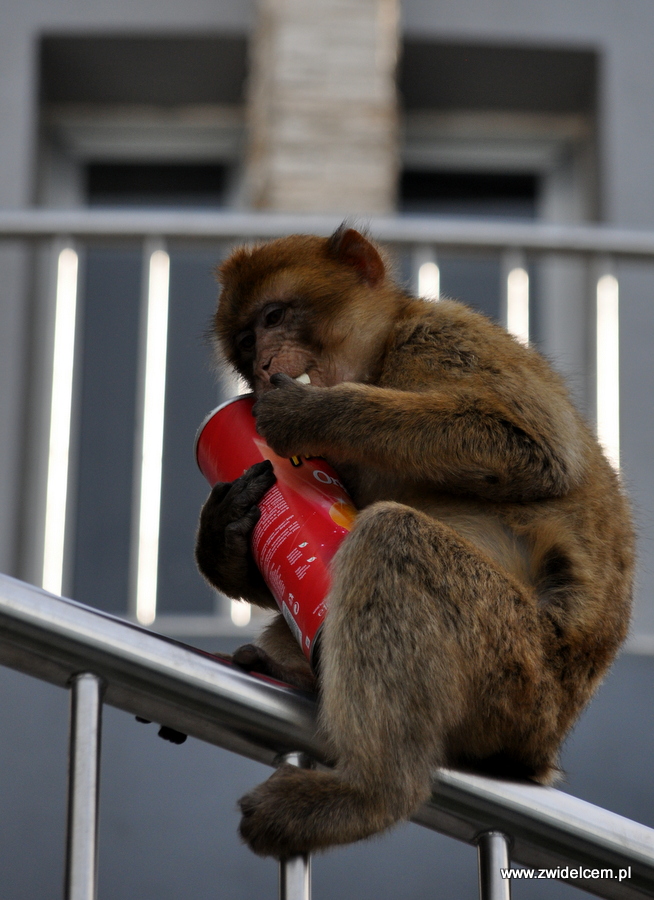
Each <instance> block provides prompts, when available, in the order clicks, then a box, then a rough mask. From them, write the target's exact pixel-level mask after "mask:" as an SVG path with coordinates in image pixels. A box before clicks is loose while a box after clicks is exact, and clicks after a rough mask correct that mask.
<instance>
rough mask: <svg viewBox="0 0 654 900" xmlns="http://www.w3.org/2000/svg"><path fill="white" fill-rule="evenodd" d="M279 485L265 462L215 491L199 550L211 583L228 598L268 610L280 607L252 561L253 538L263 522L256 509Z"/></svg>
mask: <svg viewBox="0 0 654 900" xmlns="http://www.w3.org/2000/svg"><path fill="white" fill-rule="evenodd" d="M275 481H276V478H275V474H274V472H273V469H272V463H271V462H270V461H269V460H264V461H263V462H260V463H256V464H255V465H254V466H252V467H251V468H249V469H248V470H247V472H245V473H244V474H243V475H241V477H240V478H237V479H236V481H233V482H231V483H225V484H217V485H215V487H214V488H213V490H212V491H211V493H210V494H209V498H208V499H207V502H206V503H205V504H204V506H203V507H202V512H201V513H200V525H199V528H198V536H197V541H196V545H195V559H196V562H197V564H198V568H199V569H200V571H201V572H202V574H203V575H204V577H205V578H206V579H207V581H209V582H210V583H211V584H212V585H214V587H216V588H218V590H219V591H222V592H223V593H224V594H227V596H228V597H242V598H243V599H245V600H250V601H251V602H252V603H256V604H257V605H258V606H265V607H271V606H272V607H275V605H276V604H275V601H274V599H273V597H272V594H271V593H270V591H269V590H268V588H267V587H266V584H265V582H264V580H263V578H262V576H261V573H260V572H259V570H258V569H257V566H256V564H255V562H254V559H253V557H252V551H251V549H250V534H251V532H252V529H253V528H254V526H255V525H256V524H257V522H258V521H259V517H260V516H261V510H260V509H259V507H258V506H257V504H258V503H259V501H260V500H261V498H262V497H263V495H264V494H265V493H266V491H268V490H269V489H270V488H271V487H272V486H273V484H274V483H275Z"/></svg>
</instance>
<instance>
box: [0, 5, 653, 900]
mask: <svg viewBox="0 0 654 900" xmlns="http://www.w3.org/2000/svg"><path fill="white" fill-rule="evenodd" d="M0 18H1V27H0V123H1V126H0V207H2V208H21V207H31V206H40V207H64V208H70V207H81V206H90V207H134V208H144V207H150V208H152V207H160V208H161V207H177V208H180V207H184V208H192V209H193V208H195V209H197V208H204V209H207V208H208V209H217V208H221V209H225V208H232V209H271V210H277V211H289V212H333V213H337V214H343V215H350V216H355V217H359V218H358V221H363V222H364V223H365V220H366V216H370V215H374V214H378V213H387V214H394V213H397V214H399V215H402V214H406V213H414V214H419V215H426V216H443V215H449V216H472V217H476V218H479V217H482V218H493V219H508V218H510V219H513V220H523V221H535V220H539V221H550V222H571V223H575V222H603V223H607V224H610V225H613V226H619V227H625V228H645V229H651V228H654V178H653V177H652V160H653V159H654V109H653V108H652V107H654V91H653V90H652V86H653V85H654V56H653V55H652V53H651V37H652V34H653V33H654V8H653V7H652V6H651V4H650V3H648V2H646V0H632V2H631V3H629V4H628V5H618V4H616V3H615V2H613V0H566V2H563V0H551V2H549V3H547V4H543V3H541V2H538V0H483V2H482V0H456V2H454V0H440V2H438V3H433V2H425V0H402V2H397V0H313V2H312V3H311V4H307V3H306V2H301V0H260V2H259V3H258V4H255V3H249V2H238V3H237V2H232V0H212V2H207V0H186V2H185V3H184V4H180V3H173V2H171V0H131V2H129V3H127V2H122V0H117V2H114V3H111V4H107V3H101V2H99V0H84V2H81V0H23V2H21V3H19V2H17V0H4V3H3V5H2V10H1V17H0ZM373 236H374V235H373ZM168 249H169V252H170V257H171V281H170V327H169V339H168V373H167V387H166V430H165V439H164V462H163V491H162V511H161V531H160V562H159V589H158V597H157V604H158V617H157V619H156V620H155V623H154V625H153V627H154V628H155V630H160V631H163V632H165V633H168V634H171V635H173V636H177V637H181V638H183V639H185V640H188V641H189V642H191V643H195V644H197V645H198V646H202V647H206V648H208V649H229V648H231V647H234V646H236V645H238V643H242V642H243V640H244V639H247V638H248V637H250V636H251V635H252V634H253V633H254V631H253V629H254V628H255V626H256V617H255V618H253V620H252V621H251V622H250V623H249V624H245V625H242V626H239V625H237V624H235V623H234V622H233V621H232V619H231V618H230V607H229V604H228V603H227V602H226V601H225V600H224V598H220V597H218V596H216V595H214V594H213V593H212V592H210V591H209V590H208V588H207V587H206V586H205V585H204V583H203V582H202V580H201V579H200V578H199V576H198V575H197V573H196V572H195V569H194V565H193V558H192V548H193V538H194V530H195V523H196V520H197V513H198V510H199V507H200V505H201V503H202V501H203V498H204V496H205V494H206V486H205V485H204V483H203V480H202V478H201V476H200V475H199V473H197V472H196V471H195V466H194V462H193V454H192V443H193V436H194V433H195V429H196V427H197V425H198V423H199V422H200V421H201V419H202V418H203V416H204V415H205V413H206V412H207V411H208V410H209V409H211V408H212V407H213V406H215V405H216V403H217V402H218V400H219V399H221V397H224V396H226V395H228V394H229V393H231V392H233V390H234V385H233V384H232V383H230V381H229V379H228V378H227V377H226V376H220V375H216V374H215V373H214V372H213V371H212V369H211V361H210V355H209V352H208V348H207V345H206V342H205V341H204V339H203V333H204V331H205V330H206V327H207V323H208V319H209V317H210V314H211V311H212V308H213V306H214V303H215V293H216V290H215V285H214V281H213V275H212V268H213V266H214V265H215V264H216V262H218V261H219V259H220V257H221V255H222V254H223V253H224V252H225V248H224V247H222V246H220V245H218V244H211V243H206V244H204V245H201V246H198V245H197V244H193V245H189V244H184V243H183V242H178V243H176V244H174V245H171V246H170V247H169V248H168ZM49 260H50V257H49V251H48V249H47V248H41V249H40V250H37V251H36V252H34V253H30V252H28V251H27V250H26V249H25V248H24V247H20V246H18V245H15V244H11V245H7V246H5V245H3V246H0V272H1V273H2V274H1V277H0V570H2V571H4V572H7V573H9V574H12V575H16V576H17V577H20V578H24V579H26V580H28V581H31V582H34V583H37V584H38V583H40V577H41V569H42V559H43V527H42V521H43V493H44V467H45V460H44V449H43V448H44V446H45V441H44V432H45V429H46V425H47V410H46V405H47V404H46V397H47V390H48V377H47V367H48V346H49V344H48V340H49V337H48V336H49V334H50V333H51V329H52V302H51V291H50V290H49V287H48V285H49V283H50V282H49V278H50V276H49V271H50V268H49V267H50V261H49ZM80 261H81V272H80V296H81V303H82V311H81V314H80V318H79V324H78V334H77V349H76V361H75V365H76V373H77V374H76V384H77V385H78V387H77V391H76V395H75V410H74V411H75V415H74V442H73V444H74V446H73V454H72V467H71V472H72V475H71V486H70V492H69V500H68V520H67V532H66V560H65V563H66V565H65V572H64V594H65V595H66V596H70V597H73V598H74V599H76V600H80V601H82V602H84V603H88V604H90V605H93V606H97V607H100V608H102V609H106V610H109V611H111V612H114V613H117V614H119V615H126V616H129V615H131V614H132V606H131V605H130V604H131V599H130V577H129V572H130V530H131V527H132V508H133V500H132V497H133V480H134V474H133V473H134V469H135V464H134V427H135V425H134V423H135V418H136V416H137V410H136V404H137V399H136V398H137V388H136V385H137V380H138V371H137V370H138V333H139V316H140V303H141V294H142V283H143V277H144V276H143V251H142V248H141V247H140V246H139V245H138V244H136V243H130V242H129V241H123V242H113V243H106V242H105V243H103V244H93V245H88V246H87V247H85V249H84V251H83V252H82V253H81V255H80ZM438 262H439V267H440V273H441V291H442V292H443V293H445V294H449V295H451V296H455V297H458V298H460V299H462V300H464V301H466V302H468V303H470V304H472V305H473V306H476V307H478V308H479V309H481V310H482V311H484V312H486V313H487V314H489V315H491V316H495V317H499V315H500V306H501V302H502V284H501V282H502V277H503V270H502V264H501V261H500V259H499V258H497V257H493V256H490V255H489V256H484V255H476V256H475V257H473V258H470V257H461V256H457V255H456V254H453V253H452V254H444V255H443V256H442V258H439V260H438ZM400 274H402V271H400ZM653 275H654V273H653V272H652V270H651V267H648V266H645V265H635V264H629V265H623V266H621V268H620V272H619V281H620V302H621V321H620V342H621V344H620V345H621V373H620V379H621V447H622V451H621V453H622V455H621V461H622V469H623V477H624V481H625V484H626V485H627V487H628V489H629V490H630V491H631V494H632V496H633V500H634V507H635V512H636V516H637V520H638V528H639V552H640V565H639V576H638V587H637V609H636V615H635V620H634V627H633V632H632V637H631V639H630V642H629V645H628V647H627V650H626V651H625V652H624V653H623V655H622V656H621V658H620V659H619V661H618V662H617V664H616V665H615V667H614V671H613V672H612V674H611V675H610V677H609V678H608V679H607V682H606V684H605V686H604V687H603V688H602V689H601V691H600V693H599V695H598V697H597V699H596V700H595V701H594V702H593V704H592V705H591V707H590V708H589V710H588V711H587V712H586V714H585V715H584V717H583V719H582V721H581V722H580V723H579V725H578V726H577V727H576V729H575V730H574V732H573V734H572V736H571V737H570V739H569V740H568V742H567V744H566V746H565V749H564V754H563V768H564V769H565V771H566V773H567V775H566V780H565V781H564V782H563V785H562V786H563V789H565V790H569V791H571V792H573V793H575V794H577V795H579V796H582V797H584V798H585V799H588V800H590V801H592V802H595V803H598V804H601V805H604V806H607V807H608V808H610V809H613V810H615V811H617V812H619V813H621V814H623V815H626V816H629V817H632V818H635V819H638V820H639V821H642V822H645V823H647V824H649V825H651V826H654V776H653V775H652V767H651V758H652V752H653V751H654V731H653V726H652V716H651V709H652V695H653V691H654V603H652V592H653V588H654V469H653V467H652V465H651V460H652V458H653V456H654V425H653V424H652V423H653V422H654V416H653V415H652V408H651V404H652V400H651V398H652V393H653V388H654V362H653V356H652V351H651V347H652V342H653V339H654V304H652V302H651V295H652V287H653V285H654V278H653ZM530 276H531V279H532V284H533V295H532V300H531V310H530V314H531V318H532V333H533V334H532V339H533V340H534V342H535V343H536V344H537V345H538V346H540V347H541V349H543V351H544V352H546V353H547V354H548V355H549V356H550V358H551V359H552V360H553V362H554V364H555V365H556V366H557V367H558V368H559V369H560V370H561V371H562V372H563V374H564V375H565V376H566V377H567V379H568V381H569V384H570V387H571V389H572V391H573V393H574V396H575V398H576V400H577V402H578V404H579V405H580V407H581V408H582V409H583V410H584V411H585V412H586V413H587V414H588V415H589V417H591V418H592V417H593V415H594V407H593V399H592V390H593V384H592V379H591V378H590V376H589V369H590V365H591V362H592V360H591V358H590V356H591V354H590V351H589V348H588V341H587V335H586V330H585V321H586V304H587V302H588V292H587V284H586V275H585V273H584V270H583V267H581V266H580V265H579V263H577V262H562V261H561V260H555V259H553V260H548V261H545V262H543V263H541V264H539V265H537V266H533V267H531V268H530ZM0 708H1V709H2V729H1V731H0V771H1V772H2V773H3V774H2V777H0V798H1V802H0V829H1V832H2V841H0V885H1V888H0V896H2V898H3V900H22V898H29V900H41V898H43V900H46V898H50V897H53V896H58V895H59V892H60V885H61V883H62V877H63V873H62V859H63V857H62V851H63V841H64V824H65V809H64V791H65V768H66V761H65V753H66V749H65V747H66V743H65V742H66V732H67V697H66V695H65V693H64V692H63V691H60V690H58V689H56V688H53V687H50V686H48V685H44V684H41V683H38V682H35V681H33V680H32V679H29V678H27V677H25V676H21V675H18V674H16V673H13V672H10V671H7V670H1V671H0ZM266 774H267V773H266V771H265V770H264V769H263V767H260V766H258V765H256V764H254V763H251V762H248V761H246V760H242V759H240V758H238V757H235V756H232V755H230V754H228V753H226V752H222V751H219V750H216V749H215V748H213V747H209V746H207V745H203V744H201V743H200V742H197V741H192V740H189V741H188V742H187V743H186V744H184V745H183V746H180V747H176V746H172V745H169V744H166V743H164V742H162V741H160V740H158V739H157V737H156V733H155V730H154V726H150V727H149V728H148V727H145V726H143V725H139V724H137V723H136V722H134V720H133V719H131V718H130V717H129V716H126V715H124V714H122V713H119V712H117V711H115V710H111V709H106V711H105V743H104V747H103V775H102V778H103V782H102V797H101V826H100V840H101V858H100V897H101V898H103V900H109V898H115V897H120V898H134V900H136V898H138V900H149V898H155V897H156V898H157V900H167V898H171V900H172V898H177V897H179V896H184V897H188V898H213V897H226V898H227V897H229V898H238V900H241V898H242V900H248V898H254V897H257V898H258V897H264V896H266V897H267V896H275V892H276V877H277V875H276V867H275V864H274V863H272V862H270V861H262V860H259V859H257V858H255V857H254V856H252V855H251V854H250V853H249V852H247V851H246V850H245V849H244V848H242V847H241V846H240V845H239V843H238V840H237V838H236V834H235V831H236V825H237V815H236V811H235V804H236V800H237V799H238V797H239V796H240V794H241V793H242V792H243V791H245V790H246V789H247V788H248V787H250V786H251V785H252V784H253V783H255V782H256V781H258V780H262V778H264V777H266ZM314 872H315V878H314V896H315V897H316V898H318V900H321V898H333V897H350V896H357V897H359V898H371V900H372V898H375V900H384V898H390V897H396V896H402V897H407V898H418V897H424V896H427V895H428V896H434V897H440V896H442V897H451V896H457V897H461V898H466V897H470V898H472V897H475V896H476V890H477V888H476V869H475V854H474V851H473V850H472V849H471V848H468V847H466V846H462V845H459V844H457V843H456V842H453V841H450V840H448V839H446V838H441V837H439V836H438V835H435V834H432V833H427V832H425V831H422V830H420V829H418V828H417V827H416V826H412V825H407V826H404V827H401V828H398V829H396V831H395V832H394V833H393V834H391V835H388V836H385V837H383V838H379V839H377V840H374V841H371V842H369V843H367V844H365V845H360V846H355V847H351V848H345V849H342V850H338V851H334V852H332V853H330V854H327V855H325V856H324V857H320V858H318V859H317V860H316V861H315V869H314ZM513 889H514V892H515V893H514V896H516V897H518V898H520V897H525V898H539V897H544V898H545V897H552V898H554V897H557V898H562V897H568V896H570V897H572V896H574V895H575V891H574V890H573V889H572V888H567V887H565V886H562V885H559V884H557V883H548V882H543V881H539V882H531V883H530V882H520V883H516V884H515V885H514V888H513Z"/></svg>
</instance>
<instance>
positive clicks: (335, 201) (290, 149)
mask: <svg viewBox="0 0 654 900" xmlns="http://www.w3.org/2000/svg"><path fill="white" fill-rule="evenodd" d="M398 5H399V4H398V0H311V2H307V0H259V3H258V20H257V27H256V29H255V33H254V36H253V39H252V45H251V66H250V71H251V75H250V81H249V94H248V112H247V115H248V132H249V148H248V156H247V167H246V176H245V177H246V182H245V183H246V197H247V202H248V204H249V205H250V206H251V207H254V208H255V209H271V210H279V211H285V212H334V213H342V214H375V213H387V212H391V211H392V210H393V208H394V204H395V191H396V182H397V169H398V114H397V97H396V86H395V67H396V61H397V47H398Z"/></svg>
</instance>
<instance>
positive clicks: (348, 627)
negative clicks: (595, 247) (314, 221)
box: [196, 226, 633, 857]
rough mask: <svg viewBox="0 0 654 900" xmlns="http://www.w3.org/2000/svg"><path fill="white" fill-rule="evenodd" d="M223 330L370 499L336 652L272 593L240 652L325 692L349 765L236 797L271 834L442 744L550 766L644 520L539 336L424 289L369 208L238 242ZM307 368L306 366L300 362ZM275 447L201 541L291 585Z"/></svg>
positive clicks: (590, 681)
mask: <svg viewBox="0 0 654 900" xmlns="http://www.w3.org/2000/svg"><path fill="white" fill-rule="evenodd" d="M218 275H219V281H220V283H221V286H222V292H221V295H220V301H219V306H218V310H217V313H216V316H215V335H216V339H217V343H218V346H219V347H220V349H221V352H222V354H223V355H224V357H226V359H227V360H228V361H229V363H231V365H232V366H233V367H234V368H235V369H236V371H237V372H238V373H239V374H240V375H241V376H242V377H243V378H244V379H245V380H246V381H247V382H248V384H249V385H250V387H251V388H252V390H253V391H254V394H255V396H256V398H257V403H256V405H255V407H254V414H255V416H256V427H257V430H258V431H259V433H260V434H261V435H262V436H263V437H264V438H265V439H266V441H267V442H268V444H269V445H270V446H271V447H272V448H273V450H274V451H275V452H276V453H278V454H279V455H281V456H284V457H291V456H299V455H306V456H324V457H326V458H327V460H328V461H329V462H330V463H331V464H332V465H333V466H334V468H335V469H336V471H337V472H338V473H339V475H340V477H341V479H342V480H343V482H344V484H345V485H346V487H347V489H348V491H349V492H350V494H351V496H352V498H353V501H354V503H355V505H356V507H357V509H358V510H359V513H358V515H357V518H356V521H355V524H354V527H353V529H352V531H351V533H350V534H349V535H348V536H347V537H346V538H345V540H344V541H343V543H342V545H341V546H340V548H339V549H338V551H337V552H336V555H335V557H334V560H333V566H332V573H331V574H332V586H331V590H330V593H329V597H328V614H327V616H326V620H325V625H324V630H323V637H322V647H321V656H320V666H319V672H318V673H317V675H316V673H314V672H313V671H312V670H311V667H310V666H309V663H308V662H307V660H306V659H305V657H304V655H303V654H302V652H301V650H300V647H299V645H298V644H297V643H296V642H295V639H294V638H293V636H292V635H291V632H290V631H289V629H288V627H287V626H286V624H285V622H284V620H283V618H282V617H281V615H278V616H277V617H276V618H275V619H274V621H273V623H272V624H271V625H270V626H269V627H268V628H267V630H266V631H265V632H264V633H263V635H262V636H261V637H260V638H259V639H258V640H257V643H256V645H255V644H250V645H246V646H245V647H243V648H241V649H240V650H238V651H237V652H236V653H235V654H234V657H233V659H234V661H235V662H236V663H238V664H239V665H241V666H243V667H245V668H246V669H249V670H253V671H260V672H266V673H269V674H271V675H273V676H274V677H276V678H280V679H283V680H285V681H288V682H290V683H291V684H294V685H296V686H299V687H302V688H304V689H313V688H316V689H317V690H318V692H319V702H320V717H321V723H322V727H323V729H324V732H325V734H326V737H327V740H328V743H329V747H330V750H331V753H332V755H333V758H334V759H335V760H336V765H335V767H334V769H333V770H330V771H323V770H304V769H298V768H294V767H291V766H288V765H284V766H281V767H280V768H279V769H277V770H276V771H275V772H274V773H273V775H272V776H271V777H270V778H269V779H268V780H267V781H266V782H265V783H263V784H262V785H260V786H259V787H257V788H255V789H254V790H253V791H252V792H251V793H249V794H248V795H246V796H245V797H243V798H242V800H241V801H240V806H241V810H242V820H241V826H240V832H241V835H242V837H243V839H244V840H245V841H246V842H247V843H248V844H249V845H250V847H251V848H252V850H254V851H255V852H256V853H259V854H261V855H273V856H279V857H288V856H290V855H294V854H297V853H305V852H310V851H314V850H317V849H320V848H325V847H328V846H330V845H332V844H341V843H347V842H350V841H355V840H358V839H360V838H364V837H367V836H368V835H371V834H374V833H375V832H378V831H381V830H383V829H385V828H387V827H389V826H391V825H392V824H393V823H395V822H397V821H399V820H402V819H405V818H407V817H409V816H410V815H411V814H412V813H413V812H414V811H415V810H416V809H417V808H418V807H419V806H420V805H421V804H422V803H423V802H424V801H425V800H426V799H428V797H429V795H430V775H431V773H432V772H433V770H434V769H435V768H436V767H438V766H450V767H464V768H467V769H473V770H475V771H479V772H482V773H489V774H494V775H499V776H503V777H516V778H528V779H532V780H534V781H537V782H541V783H544V784H547V783H550V782H551V781H552V779H553V778H554V776H555V775H556V773H557V771H558V769H557V755H558V751H559V747H560V745H561V742H562V740H563V738H564V737H565V735H566V733H567V732H568V730H569V729H570V727H571V725H572V724H573V722H574V721H575V719H576V717H577V716H578V715H579V713H580V711H581V710H582V709H583V707H584V705H585V704H586V703H587V702H588V700H589V698H590V697H591V695H592V694H593V692H594V691H595V689H596V688H597V686H598V684H599V682H600V681H601V679H602V677H603V675H604V674H605V673H606V671H607V668H608V666H609V665H610V663H611V661H612V660H613V658H614V656H615V654H616V651H617V650H618V647H619V646H620V644H621V642H622V641H623V639H624V637H625V635H626V633H627V628H628V622H629V611H630V602H631V590H632V571H633V533H632V526H631V520H630V514H629V509H628V505H627V502H626V500H625V497H624V496H623V491H622V489H621V486H620V483H619V480H618V477H617V475H616V473H615V472H614V470H613V469H612V467H611V466H610V465H609V463H608V462H607V461H606V459H605V458H604V456H603V455H602V452H601V450H600V447H599V446H598V443H597V441H596V439H595V438H594V436H593V434H592V433H591V431H590V429H589V427H588V426H587V425H586V424H585V423H584V421H583V420H582V418H581V417H580V415H579V414H578V413H577V412H576V411H575V409H574V408H573V406H572V404H571V402H570V400H569V398H568V394H567V392H566V389H565V387H564V385H563V383H562V381H561V379H560V378H559V377H558V376H557V375H556V374H555V373H554V372H553V371H552V369H551V368H550V366H549V364H548V363H547V362H546V361H545V360H544V359H543V358H542V357H541V356H540V355H539V354H538V352H536V350H534V349H533V348H529V347H526V346H523V345H522V344H521V343H519V342H518V341H517V340H515V339H514V338H513V337H511V336H510V335H509V334H508V333H507V332H506V331H505V330H504V329H503V328H501V327H500V326H498V325H496V324H494V323H493V322H491V321H490V320H489V319H487V318H485V317H484V316H482V315H480V314H478V313H476V312H473V311H472V310H470V309H468V308H467V307H465V306H463V305H462V304H460V303H456V302H454V301H451V300H441V301H440V302H437V303H435V302H433V301H426V300H421V299H416V298H414V297H412V296H410V295H409V294H408V293H407V292H405V291H404V290H403V289H401V288H400V287H398V285H397V284H395V283H394V282H393V281H392V280H391V278H390V277H389V275H388V274H387V266H386V264H385V262H384V261H383V258H382V255H381V252H380V251H379V250H378V249H377V248H376V247H375V246H374V245H373V244H372V243H371V242H370V241H369V240H368V239H367V238H365V237H364V236H362V235H361V234H359V233H358V232H357V231H355V230H353V229H352V228H347V227H345V226H343V227H341V228H340V229H339V230H338V231H336V233H335V234H333V235H332V236H331V237H330V238H320V237H313V236H301V235H293V236H291V237H287V238H282V239H280V240H275V241H272V242H270V243H267V244H263V245H260V246H256V247H253V248H247V247H244V248H241V249H238V250H236V251H235V252H234V253H233V254H232V255H231V256H230V257H229V258H228V259H227V260H226V261H225V262H224V263H223V264H222V265H221V266H220V268H219V272H218ZM307 376H308V377H307ZM274 479H275V476H274V474H273V473H272V471H271V468H270V464H269V463H267V462H264V463H259V464H258V465H257V466H254V467H253V468H252V469H251V470H249V471H248V472H246V473H245V474H244V475H243V476H242V477H241V478H239V479H238V480H237V481H235V482H234V483H233V484H231V485H230V484H218V485H216V487H215V488H214V489H213V491H212V492H211V495H210V496H209V499H208V500H207V502H206V504H205V506H204V508H203V510H202V514H201V519H200V527H199V533H198V542H197V549H196V557H197V561H198V564H199V567H200V570H201V571H202V573H203V574H204V575H205V577H206V578H207V579H208V581H209V582H210V583H211V584H212V585H214V586H215V587H216V588H218V589H219V590H220V591H222V592H224V593H225V594H227V595H228V596H229V597H235V598H244V599H246V600H249V601H250V602H251V603H255V604H257V605H258V606H261V607H266V608H271V609H275V608H276V605H275V601H274V599H273V597H272V595H271V593H270V591H269V590H268V588H267V587H266V585H265V583H264V581H263V579H262V577H261V575H260V574H259V572H258V570H257V569H256V566H255V565H254V562H253V559H252V556H251V551H250V548H249V543H248V539H249V535H250V532H251V530H252V528H253V527H254V525H255V523H256V521H257V519H258V517H259V509H258V507H257V503H258V502H259V501H260V499H261V497H262V496H263V494H264V493H265V492H266V491H267V490H268V489H269V488H270V487H271V485H272V484H273V482H274Z"/></svg>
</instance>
